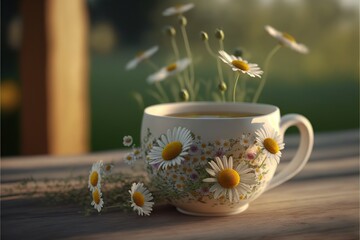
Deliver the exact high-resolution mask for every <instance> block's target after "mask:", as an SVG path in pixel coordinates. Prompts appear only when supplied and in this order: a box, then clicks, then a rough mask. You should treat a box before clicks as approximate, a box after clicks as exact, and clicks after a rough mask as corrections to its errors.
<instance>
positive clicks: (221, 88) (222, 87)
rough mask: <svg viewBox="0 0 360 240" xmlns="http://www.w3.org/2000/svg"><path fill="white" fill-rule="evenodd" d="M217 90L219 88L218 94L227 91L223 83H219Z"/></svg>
mask: <svg viewBox="0 0 360 240" xmlns="http://www.w3.org/2000/svg"><path fill="white" fill-rule="evenodd" d="M218 88H219V90H220V92H225V91H226V90H227V86H226V83H225V82H221V83H219V85H218Z"/></svg>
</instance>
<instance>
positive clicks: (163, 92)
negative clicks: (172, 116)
mask: <svg viewBox="0 0 360 240" xmlns="http://www.w3.org/2000/svg"><path fill="white" fill-rule="evenodd" d="M146 63H147V64H148V65H149V66H151V67H152V68H153V69H154V70H156V71H157V70H159V69H160V68H159V67H158V66H157V65H156V64H155V63H154V62H153V61H151V60H150V59H149V58H147V59H146ZM155 87H156V88H157V90H158V91H159V93H160V94H161V95H162V98H163V99H162V102H169V98H168V96H167V95H166V93H165V91H164V89H163V87H162V86H161V83H160V82H155Z"/></svg>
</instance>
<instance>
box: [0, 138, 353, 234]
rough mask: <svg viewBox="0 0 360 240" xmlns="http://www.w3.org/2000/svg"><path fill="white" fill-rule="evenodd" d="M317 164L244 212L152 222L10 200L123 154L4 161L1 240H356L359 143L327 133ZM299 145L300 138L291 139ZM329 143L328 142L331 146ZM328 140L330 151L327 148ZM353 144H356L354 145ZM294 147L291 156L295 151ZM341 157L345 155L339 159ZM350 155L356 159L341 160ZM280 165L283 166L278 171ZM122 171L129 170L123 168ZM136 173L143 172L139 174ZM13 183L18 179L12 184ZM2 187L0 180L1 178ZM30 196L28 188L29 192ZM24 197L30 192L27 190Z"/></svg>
mask: <svg viewBox="0 0 360 240" xmlns="http://www.w3.org/2000/svg"><path fill="white" fill-rule="evenodd" d="M326 136H327V137H326V138H322V139H323V140H321V141H318V142H316V145H315V148H314V154H313V155H312V159H311V160H310V161H309V163H308V164H307V165H306V167H305V168H304V170H303V171H302V172H301V173H300V174H299V175H297V176H296V177H295V178H293V179H291V180H290V181H289V182H287V183H285V184H283V185H281V186H279V187H277V188H275V189H273V190H271V191H269V192H266V193H264V194H263V195H262V196H260V198H258V199H256V200H255V201H254V202H252V203H251V204H250V207H249V209H248V210H246V211H245V212H244V213H241V214H239V215H235V216H228V217H193V216H187V215H184V214H181V213H179V212H177V211H176V210H175V208H174V207H172V206H169V205H159V206H156V208H155V209H154V212H153V213H152V215H151V217H139V216H137V215H136V213H132V212H131V213H124V212H119V211H116V210H115V211H114V210H113V211H110V210H108V211H106V210H104V211H103V212H102V213H101V214H99V215H98V214H95V213H94V214H93V215H91V216H84V214H83V213H82V212H81V209H80V208H78V207H76V206H51V205H46V204H44V202H43V201H40V200H39V199H37V198H31V199H27V198H24V196H21V195H19V196H15V198H14V197H6V196H4V192H6V191H5V190H6V189H7V188H15V186H16V185H17V184H18V180H19V179H20V178H21V177H24V176H29V174H30V175H31V174H33V175H34V176H36V177H37V178H38V179H41V178H42V177H46V176H52V178H64V177H66V176H68V175H66V174H69V171H71V170H74V169H75V170H74V175H75V176H77V175H78V173H80V174H84V176H86V175H87V174H88V169H89V167H90V165H91V163H92V162H93V161H95V160H98V159H100V158H102V159H104V160H106V161H107V160H110V159H111V158H112V157H114V156H119V155H123V154H124V153H125V152H124V151H120V152H110V153H105V154H98V155H96V154H95V155H85V156H78V157H76V156H74V157H52V158H50V159H48V158H47V157H36V158H7V159H5V161H2V163H4V164H2V169H1V170H2V173H5V174H2V178H3V177H4V175H5V178H6V179H7V180H9V181H7V182H6V181H5V182H3V181H2V184H1V195H2V197H1V210H2V211H1V218H2V231H1V237H2V238H4V239H22V238H24V237H26V238H28V239H59V238H61V239H127V238H135V239H169V238H171V239H321V240H322V239H324V238H326V239H359V214H358V213H359V165H358V164H359V162H358V161H359V155H358V136H357V134H353V133H350V134H349V133H346V134H342V133H340V134H339V136H342V137H341V138H342V140H343V141H342V142H344V144H341V143H340V142H338V143H337V144H336V141H337V140H338V139H337V136H338V134H337V133H332V134H326ZM294 138H296V136H294ZM329 139H331V141H329ZM323 141H325V142H326V144H323ZM354 143H355V144H354ZM295 148H296V142H293V144H292V145H290V147H289V146H288V150H290V151H294V150H295ZM337 152H340V154H336V153H337ZM345 152H350V153H351V154H348V155H346V154H344V153H345ZM22 164H24V165H22ZM283 164H286V161H284V163H283ZM282 167H283V165H280V166H279V169H280V170H281V168H282ZM116 169H117V171H125V170H127V169H130V168H128V167H126V165H125V163H119V165H118V166H117V168H116ZM135 171H139V170H135ZM11 179H15V181H14V182H12V181H11ZM2 180H3V179H2ZM29 188H31V186H29ZM29 190H30V189H29ZM24 191H26V189H25V190H24Z"/></svg>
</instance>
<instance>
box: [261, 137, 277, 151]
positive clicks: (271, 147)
mask: <svg viewBox="0 0 360 240" xmlns="http://www.w3.org/2000/svg"><path fill="white" fill-rule="evenodd" d="M264 147H265V148H266V150H268V151H269V152H270V153H272V154H276V153H277V152H279V151H280V148H279V145H278V144H277V142H276V141H275V140H274V139H272V138H266V139H265V140H264Z"/></svg>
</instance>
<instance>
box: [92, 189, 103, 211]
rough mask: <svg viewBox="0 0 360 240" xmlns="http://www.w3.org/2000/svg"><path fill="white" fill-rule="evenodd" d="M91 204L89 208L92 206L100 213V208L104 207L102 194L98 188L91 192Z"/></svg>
mask: <svg viewBox="0 0 360 240" xmlns="http://www.w3.org/2000/svg"><path fill="white" fill-rule="evenodd" d="M91 195H92V202H91V206H94V208H95V209H96V210H97V211H98V212H100V211H101V209H102V207H103V206H104V201H103V199H102V193H101V191H100V189H99V188H94V189H93V190H92V193H91Z"/></svg>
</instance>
